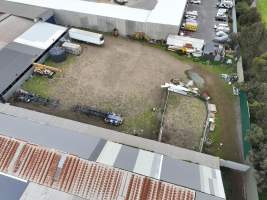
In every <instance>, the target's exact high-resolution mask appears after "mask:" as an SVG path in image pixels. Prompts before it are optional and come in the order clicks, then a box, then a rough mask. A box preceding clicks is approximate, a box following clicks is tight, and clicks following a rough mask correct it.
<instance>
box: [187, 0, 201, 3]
mask: <svg viewBox="0 0 267 200" xmlns="http://www.w3.org/2000/svg"><path fill="white" fill-rule="evenodd" d="M189 2H190V3H192V4H201V0H190V1H189Z"/></svg>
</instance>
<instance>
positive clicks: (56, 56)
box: [49, 47, 66, 62]
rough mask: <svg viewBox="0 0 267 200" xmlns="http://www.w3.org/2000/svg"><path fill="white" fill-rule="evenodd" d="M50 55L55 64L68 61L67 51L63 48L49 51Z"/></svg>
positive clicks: (54, 48)
mask: <svg viewBox="0 0 267 200" xmlns="http://www.w3.org/2000/svg"><path fill="white" fill-rule="evenodd" d="M49 55H50V58H51V59H52V60H53V61H54V62H63V61H65V60H66V51H65V49H64V48H62V47H53V48H52V49H50V50H49Z"/></svg>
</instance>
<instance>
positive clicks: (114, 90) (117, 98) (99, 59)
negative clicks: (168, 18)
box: [46, 36, 190, 139]
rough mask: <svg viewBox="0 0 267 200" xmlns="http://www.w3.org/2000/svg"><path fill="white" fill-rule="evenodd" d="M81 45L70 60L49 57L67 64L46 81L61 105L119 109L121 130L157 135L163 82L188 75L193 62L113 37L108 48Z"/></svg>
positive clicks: (52, 94)
mask: <svg viewBox="0 0 267 200" xmlns="http://www.w3.org/2000/svg"><path fill="white" fill-rule="evenodd" d="M82 48H83V53H82V54H81V55H80V56H78V57H72V58H71V61H67V62H65V63H62V64H55V63H51V62H49V64H50V65H53V66H57V65H58V66H63V67H64V73H63V75H59V77H56V80H53V79H52V80H51V81H49V84H48V85H47V86H46V88H49V92H48V93H49V97H50V98H53V99H58V100H60V102H61V108H60V110H65V111H66V110H70V109H71V107H72V106H74V105H76V104H81V105H87V106H92V107H96V108H98V109H100V110H104V111H113V112H116V113H120V114H122V116H123V117H124V118H125V123H124V125H123V126H122V127H120V128H119V129H118V130H120V131H123V132H126V133H129V134H136V135H140V136H142V137H146V138H152V139H155V138H156V137H157V134H158V131H159V123H160V120H159V119H160V114H161V109H160V107H161V104H162V99H164V98H165V96H164V95H165V93H164V91H163V90H162V89H161V87H160V86H161V84H163V83H165V82H168V81H170V79H172V78H181V79H186V75H185V73H184V72H185V71H186V70H188V69H190V66H188V65H185V64H183V63H182V62H180V61H178V60H177V59H175V58H174V57H172V56H171V55H169V54H168V53H165V52H163V51H162V50H160V49H157V48H151V47H149V46H147V45H143V44H142V43H140V42H135V41H131V40H128V39H123V38H113V37H111V36H106V38H105V45H104V46H103V47H97V46H93V45H85V44H82ZM152 108H157V109H156V112H153V111H152Z"/></svg>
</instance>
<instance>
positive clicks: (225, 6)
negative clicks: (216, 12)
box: [217, 1, 233, 9]
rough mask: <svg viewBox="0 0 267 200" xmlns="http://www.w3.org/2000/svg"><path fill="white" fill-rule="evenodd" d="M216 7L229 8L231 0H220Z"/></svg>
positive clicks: (231, 3)
mask: <svg viewBox="0 0 267 200" xmlns="http://www.w3.org/2000/svg"><path fill="white" fill-rule="evenodd" d="M217 7H218V8H227V9H231V8H232V7H233V2H232V1H221V2H220V3H217Z"/></svg>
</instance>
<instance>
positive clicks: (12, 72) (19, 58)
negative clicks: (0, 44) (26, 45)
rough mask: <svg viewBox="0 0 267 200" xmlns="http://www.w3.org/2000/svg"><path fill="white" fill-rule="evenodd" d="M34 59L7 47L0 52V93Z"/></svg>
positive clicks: (25, 53)
mask: <svg viewBox="0 0 267 200" xmlns="http://www.w3.org/2000/svg"><path fill="white" fill-rule="evenodd" d="M34 58H35V57H34V56H33V55H29V54H27V52H20V51H17V50H16V49H15V48H9V46H6V47H4V48H3V49H1V50H0V61H1V62H0V80H1V82H0V93H2V92H3V91H4V90H5V89H6V88H7V87H8V86H9V85H10V84H11V83H12V82H13V81H15V80H16V79H17V78H18V77H19V76H20V74H22V73H23V72H24V71H25V70H26V69H27V68H28V67H29V66H30V65H31V64H32V61H33V59H34Z"/></svg>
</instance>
